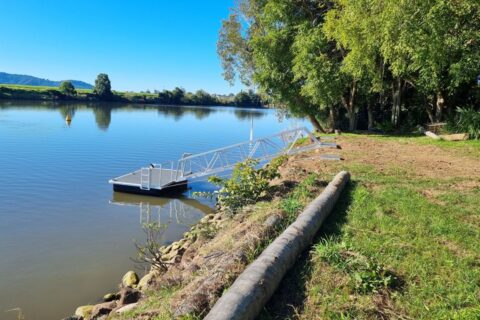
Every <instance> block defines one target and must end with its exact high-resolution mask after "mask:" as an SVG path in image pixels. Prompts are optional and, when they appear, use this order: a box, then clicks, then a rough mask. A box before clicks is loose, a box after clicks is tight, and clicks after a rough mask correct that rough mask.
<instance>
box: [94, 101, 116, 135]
mask: <svg viewBox="0 0 480 320" xmlns="http://www.w3.org/2000/svg"><path fill="white" fill-rule="evenodd" d="M93 113H94V114H95V122H96V123H97V126H98V128H99V129H101V130H104V131H106V130H107V129H108V127H109V126H110V122H111V121H112V109H111V108H110V107H108V106H102V107H93Z"/></svg>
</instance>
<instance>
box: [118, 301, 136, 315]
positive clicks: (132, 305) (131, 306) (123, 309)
mask: <svg viewBox="0 0 480 320" xmlns="http://www.w3.org/2000/svg"><path fill="white" fill-rule="evenodd" d="M137 305H138V302H136V303H130V304H127V305H126V306H123V307H120V308H118V309H116V310H115V313H124V312H128V311H131V310H133V309H135V308H136V307H137Z"/></svg>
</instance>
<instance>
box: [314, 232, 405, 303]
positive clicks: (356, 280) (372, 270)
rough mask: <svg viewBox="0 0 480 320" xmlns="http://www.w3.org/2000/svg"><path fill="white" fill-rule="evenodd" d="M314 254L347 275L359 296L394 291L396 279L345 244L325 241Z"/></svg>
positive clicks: (317, 247)
mask: <svg viewBox="0 0 480 320" xmlns="http://www.w3.org/2000/svg"><path fill="white" fill-rule="evenodd" d="M315 253H316V254H317V255H318V256H319V257H320V258H321V259H322V260H323V261H325V262H327V263H328V264H330V265H332V266H334V267H335V268H337V269H339V270H341V271H343V272H345V273H347V274H348V275H349V277H350V282H351V285H352V287H353V289H354V290H355V291H356V292H358V293H361V294H369V293H377V292H379V291H381V290H382V289H394V288H395V286H396V284H397V283H398V280H399V279H398V278H397V277H396V276H395V275H394V274H393V273H392V272H391V271H389V270H388V269H386V268H385V267H384V266H382V265H380V264H378V263H376V262H375V261H373V260H372V259H371V258H368V257H365V256H363V255H361V254H359V253H357V252H355V251H353V250H352V249H351V248H350V247H349V246H348V245H347V244H346V243H344V242H341V243H336V242H333V241H330V240H325V241H323V242H322V243H320V244H318V245H317V246H315Z"/></svg>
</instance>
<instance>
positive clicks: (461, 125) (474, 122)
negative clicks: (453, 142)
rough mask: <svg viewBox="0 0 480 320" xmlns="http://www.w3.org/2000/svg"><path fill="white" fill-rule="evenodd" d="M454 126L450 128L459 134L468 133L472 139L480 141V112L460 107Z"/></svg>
mask: <svg viewBox="0 0 480 320" xmlns="http://www.w3.org/2000/svg"><path fill="white" fill-rule="evenodd" d="M456 111H457V114H456V116H455V119H454V122H453V124H451V125H450V127H453V129H454V130H455V131H457V132H465V133H468V135H469V137H470V139H477V140H478V139H480V111H476V110H475V109H474V108H472V107H463V108H461V107H458V108H457V110H456Z"/></svg>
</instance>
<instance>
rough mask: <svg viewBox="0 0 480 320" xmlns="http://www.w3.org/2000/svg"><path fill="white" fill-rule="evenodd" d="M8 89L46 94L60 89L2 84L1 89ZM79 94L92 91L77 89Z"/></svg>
mask: <svg viewBox="0 0 480 320" xmlns="http://www.w3.org/2000/svg"><path fill="white" fill-rule="evenodd" d="M2 87H3V88H8V89H15V90H24V91H36V92H45V91H48V90H58V87H47V86H28V85H20V84H0V88H2ZM76 90H77V92H78V93H91V92H92V90H91V89H76Z"/></svg>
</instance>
